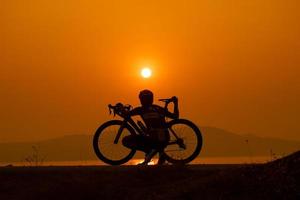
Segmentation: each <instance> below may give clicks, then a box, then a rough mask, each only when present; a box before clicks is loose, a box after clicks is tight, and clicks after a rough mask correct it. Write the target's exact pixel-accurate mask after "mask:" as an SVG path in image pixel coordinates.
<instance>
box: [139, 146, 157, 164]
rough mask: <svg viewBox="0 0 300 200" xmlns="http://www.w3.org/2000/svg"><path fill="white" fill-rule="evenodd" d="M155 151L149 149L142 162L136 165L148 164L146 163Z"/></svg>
mask: <svg viewBox="0 0 300 200" xmlns="http://www.w3.org/2000/svg"><path fill="white" fill-rule="evenodd" d="M156 153H157V150H156V149H152V150H150V151H149V152H148V153H146V155H145V160H144V162H142V163H139V164H138V165H148V163H149V162H150V161H151V159H152V158H153V156H155V154H156Z"/></svg>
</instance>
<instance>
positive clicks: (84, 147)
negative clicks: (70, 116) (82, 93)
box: [0, 127, 300, 162]
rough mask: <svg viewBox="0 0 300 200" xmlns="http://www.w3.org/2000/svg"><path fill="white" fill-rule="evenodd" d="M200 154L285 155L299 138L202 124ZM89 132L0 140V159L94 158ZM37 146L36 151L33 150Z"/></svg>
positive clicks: (294, 148)
mask: <svg viewBox="0 0 300 200" xmlns="http://www.w3.org/2000/svg"><path fill="white" fill-rule="evenodd" d="M201 132H202V135H203V148H202V151H201V153H200V156H204V157H208V156H210V157H211V156H217V157H225V156H270V155H271V154H275V155H277V156H278V155H279V156H282V155H287V154H289V153H291V152H294V151H297V150H299V149H300V141H289V140H283V139H274V138H262V137H257V136H251V135H247V136H245V135H238V134H235V133H231V132H228V131H226V130H222V129H218V128H214V127H201ZM92 137H93V136H91V135H69V136H64V137H60V138H56V139H51V140H44V141H41V142H26V143H0V162H21V161H25V159H26V158H28V157H33V156H35V155H36V154H38V155H37V156H39V157H40V158H44V160H45V161H75V160H97V157H96V156H95V154H94V151H93V148H92ZM35 149H36V150H35Z"/></svg>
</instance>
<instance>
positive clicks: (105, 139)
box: [93, 120, 135, 165]
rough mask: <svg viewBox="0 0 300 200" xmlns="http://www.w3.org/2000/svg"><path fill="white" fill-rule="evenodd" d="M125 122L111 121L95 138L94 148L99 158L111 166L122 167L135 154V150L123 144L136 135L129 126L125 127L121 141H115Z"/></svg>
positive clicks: (103, 126)
mask: <svg viewBox="0 0 300 200" xmlns="http://www.w3.org/2000/svg"><path fill="white" fill-rule="evenodd" d="M122 124H123V121H120V120H111V121H108V122H106V123H104V124H102V125H101V126H100V127H99V128H98V130H97V131H96V133H95V135H94V138H93V147H94V151H95V153H96V155H97V157H98V158H99V159H100V160H102V161H103V162H105V163H107V164H110V165H121V164H124V163H126V162H128V161H129V160H130V159H131V158H132V157H133V156H134V154H135V150H133V149H129V148H127V147H125V146H123V144H122V139H123V138H124V137H126V136H128V135H131V134H134V133H135V132H134V130H133V129H132V127H130V126H129V125H128V124H126V125H125V127H124V129H123V131H122V133H121V136H120V138H119V141H118V142H117V143H116V144H115V143H114V140H115V138H116V136H117V133H118V130H119V129H120V127H121V126H122Z"/></svg>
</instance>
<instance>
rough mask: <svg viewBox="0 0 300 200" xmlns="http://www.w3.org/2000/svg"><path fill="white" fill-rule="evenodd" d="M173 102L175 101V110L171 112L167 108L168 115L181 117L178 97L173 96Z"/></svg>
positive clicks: (174, 117)
mask: <svg viewBox="0 0 300 200" xmlns="http://www.w3.org/2000/svg"><path fill="white" fill-rule="evenodd" d="M172 99H173V103H174V111H173V113H171V112H170V111H168V109H167V108H166V109H165V115H166V117H169V118H172V119H178V118H179V109H178V98H177V97H175V96H174V97H172Z"/></svg>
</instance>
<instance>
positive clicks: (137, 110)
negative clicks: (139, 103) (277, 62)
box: [129, 107, 141, 116]
mask: <svg viewBox="0 0 300 200" xmlns="http://www.w3.org/2000/svg"><path fill="white" fill-rule="evenodd" d="M140 114H141V107H136V108H134V109H132V110H131V111H129V116H135V115H140Z"/></svg>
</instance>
